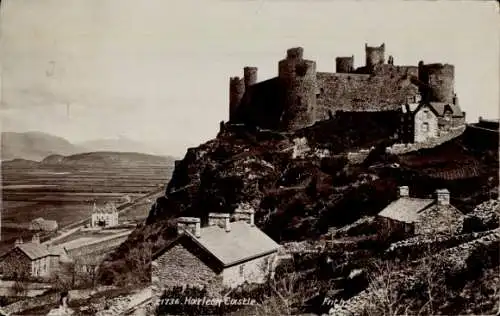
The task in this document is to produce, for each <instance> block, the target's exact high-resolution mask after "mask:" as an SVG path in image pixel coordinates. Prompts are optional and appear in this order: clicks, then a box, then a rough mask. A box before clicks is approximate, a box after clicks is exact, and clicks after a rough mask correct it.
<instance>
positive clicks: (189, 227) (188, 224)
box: [177, 217, 201, 238]
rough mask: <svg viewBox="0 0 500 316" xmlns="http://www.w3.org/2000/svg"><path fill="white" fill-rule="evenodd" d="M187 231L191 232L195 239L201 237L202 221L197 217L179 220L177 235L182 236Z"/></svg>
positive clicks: (180, 218)
mask: <svg viewBox="0 0 500 316" xmlns="http://www.w3.org/2000/svg"><path fill="white" fill-rule="evenodd" d="M185 231H188V232H190V233H191V234H193V235H194V236H195V237H197V238H200V236H201V221H200V219H199V218H197V217H179V218H177V234H178V235H182V234H183V233H184V232H185Z"/></svg>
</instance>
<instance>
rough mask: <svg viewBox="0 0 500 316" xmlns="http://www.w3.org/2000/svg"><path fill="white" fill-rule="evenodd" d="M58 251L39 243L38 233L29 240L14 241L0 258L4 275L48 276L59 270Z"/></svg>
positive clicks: (15, 276) (16, 276)
mask: <svg viewBox="0 0 500 316" xmlns="http://www.w3.org/2000/svg"><path fill="white" fill-rule="evenodd" d="M59 257H60V255H59V253H57V252H56V251H55V250H54V249H52V248H51V247H48V246H45V245H42V244H40V239H39V237H38V235H35V236H33V239H32V241H31V242H28V243H24V242H23V241H22V239H18V240H17V241H16V244H15V246H14V247H13V248H12V249H11V250H10V251H9V252H7V253H6V254H4V255H3V256H2V258H1V266H2V270H3V275H4V277H8V278H9V277H11V278H18V277H42V278H48V277H51V276H52V275H54V273H56V272H57V271H58V270H59Z"/></svg>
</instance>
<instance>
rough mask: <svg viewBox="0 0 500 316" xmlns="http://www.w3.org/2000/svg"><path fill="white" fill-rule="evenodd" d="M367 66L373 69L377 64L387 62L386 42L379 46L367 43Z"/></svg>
mask: <svg viewBox="0 0 500 316" xmlns="http://www.w3.org/2000/svg"><path fill="white" fill-rule="evenodd" d="M365 53H366V67H367V68H368V69H373V67H375V66H376V65H381V64H384V63H385V43H382V45H380V46H378V47H372V46H368V44H365Z"/></svg>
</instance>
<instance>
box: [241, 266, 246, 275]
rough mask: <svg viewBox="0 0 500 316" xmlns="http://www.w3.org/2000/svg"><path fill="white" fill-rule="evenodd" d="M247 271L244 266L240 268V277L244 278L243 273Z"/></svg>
mask: <svg viewBox="0 0 500 316" xmlns="http://www.w3.org/2000/svg"><path fill="white" fill-rule="evenodd" d="M244 270H245V267H244V265H241V266H240V276H243V271H244Z"/></svg>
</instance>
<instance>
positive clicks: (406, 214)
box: [378, 186, 464, 236]
mask: <svg viewBox="0 0 500 316" xmlns="http://www.w3.org/2000/svg"><path fill="white" fill-rule="evenodd" d="M463 218H464V214H463V213H462V212H461V211H459V210H458V209H457V208H455V207H454V206H453V205H451V204H450V192H449V191H448V190H447V189H438V190H436V191H435V198H434V199H423V198H415V197H410V194H409V189H408V187H407V186H401V187H399V198H398V199H397V200H396V201H393V202H392V203H390V204H389V205H388V206H386V207H385V208H384V209H383V210H382V211H381V212H380V213H379V214H378V222H379V223H380V224H381V225H382V227H384V228H386V229H387V231H388V232H391V233H394V232H401V233H403V234H404V235H406V236H411V235H430V234H455V233H458V232H459V231H460V229H461V228H462V223H463Z"/></svg>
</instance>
